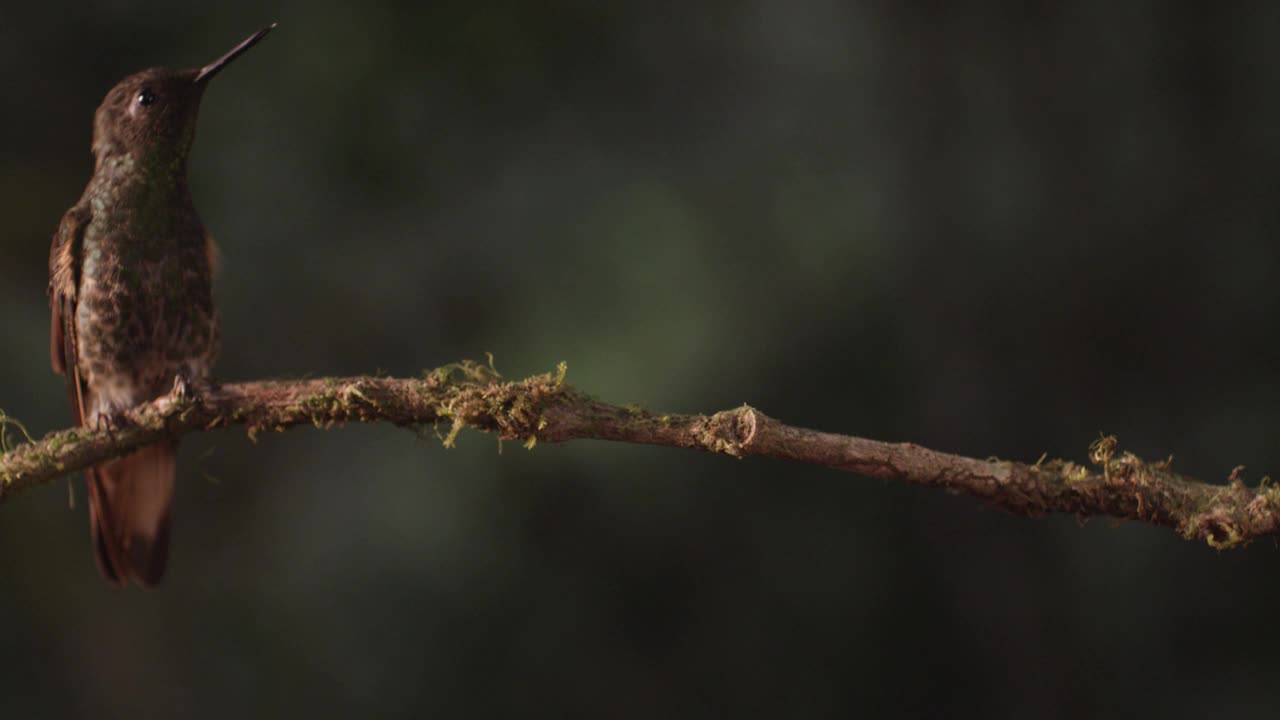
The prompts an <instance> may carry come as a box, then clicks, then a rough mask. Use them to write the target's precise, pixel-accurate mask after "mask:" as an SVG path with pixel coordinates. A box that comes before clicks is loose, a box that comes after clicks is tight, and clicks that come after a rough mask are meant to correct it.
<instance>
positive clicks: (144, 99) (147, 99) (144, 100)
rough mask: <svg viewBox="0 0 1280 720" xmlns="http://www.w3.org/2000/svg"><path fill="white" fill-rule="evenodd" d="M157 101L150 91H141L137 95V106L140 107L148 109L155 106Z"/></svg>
mask: <svg viewBox="0 0 1280 720" xmlns="http://www.w3.org/2000/svg"><path fill="white" fill-rule="evenodd" d="M158 99H159V98H157V97H156V94H155V93H153V92H151V91H150V90H143V91H142V92H140V93H138V104H139V105H141V106H142V107H150V106H151V105H153V104H155V101H156V100H158Z"/></svg>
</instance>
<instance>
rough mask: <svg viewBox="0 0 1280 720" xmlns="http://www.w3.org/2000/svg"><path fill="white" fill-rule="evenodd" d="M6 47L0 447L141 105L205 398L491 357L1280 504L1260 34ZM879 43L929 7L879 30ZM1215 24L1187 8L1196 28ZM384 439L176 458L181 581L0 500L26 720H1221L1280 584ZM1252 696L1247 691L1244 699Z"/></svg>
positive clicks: (90, 24) (187, 447) (935, 511)
mask: <svg viewBox="0 0 1280 720" xmlns="http://www.w3.org/2000/svg"><path fill="white" fill-rule="evenodd" d="M938 5H939V7H940V8H941V9H935V10H924V9H923V8H924V7H925V6H924V5H923V4H897V3H846V2H837V1H835V0H798V1H796V2H790V3H783V2H754V3H752V2H748V3H740V4H727V3H710V4H690V5H689V6H687V7H686V6H685V5H684V4H680V3H670V4H665V3H659V4H654V3H651V2H628V3H615V4H600V3H589V2H549V3H518V2H506V3H493V4H486V3H464V2H432V3H407V2H406V3H392V2H366V3H363V4H361V5H359V6H358V7H357V6H354V5H347V4H343V3H326V2H307V3H302V2H267V3H261V2H248V1H247V0H228V1H227V2H222V3H218V4H216V5H210V4H208V3H203V4H197V5H190V6H180V7H177V6H173V5H172V4H170V3H161V2H154V1H152V0H135V1H133V2H118V3H101V2H94V3H78V4H71V5H57V4H53V3H31V2H22V3H6V4H4V5H0V95H2V96H3V98H4V100H3V101H2V102H3V110H4V111H3V112H0V131H2V132H3V135H0V147H2V148H3V152H0V206H2V207H3V213H0V251H2V252H3V255H2V258H3V259H0V308H2V309H3V322H4V327H5V333H4V342H3V343H0V370H2V371H3V372H2V373H0V408H3V410H5V411H6V412H8V413H9V414H11V415H14V416H16V417H18V418H20V419H21V420H23V421H25V422H26V423H27V424H28V425H29V427H30V428H31V429H32V431H33V432H37V433H44V432H46V431H48V430H51V429H56V428H59V427H63V426H65V425H66V424H67V422H68V418H69V409H68V408H67V406H66V404H67V403H66V399H65V395H64V392H63V389H62V385H61V381H60V379H59V378H57V377H56V376H54V375H53V373H52V372H51V371H50V369H49V360H48V349H47V348H48V341H47V332H48V310H47V305H46V300H45V294H44V288H45V283H46V279H47V274H46V257H47V252H48V244H49V237H50V234H51V233H52V231H53V229H54V228H55V227H56V225H57V223H58V220H59V218H60V216H61V214H62V212H63V211H64V210H65V209H66V208H67V207H69V206H70V205H71V204H72V203H74V202H75V200H76V199H77V197H79V194H80V191H81V189H82V188H83V186H84V183H85V181H86V180H87V179H88V176H89V173H90V170H91V160H90V156H89V150H88V148H89V140H90V127H91V117H92V113H93V110H94V108H95V106H96V105H97V103H98V102H99V100H100V99H101V98H102V96H103V95H104V94H105V92H106V90H107V89H108V88H109V87H110V86H111V85H112V84H113V83H114V82H115V81H116V80H118V79H119V78H121V77H123V76H124V75H125V74H127V73H130V72H132V71H135V70H138V69H140V68H143V67H147V66H150V65H157V64H167V65H177V66H195V65H200V64H203V63H204V62H206V61H208V60H210V59H212V58H214V57H215V56H217V55H219V54H221V53H222V52H223V51H224V50H226V49H227V48H229V47H230V46H231V45H232V44H233V43H235V42H236V41H238V40H240V39H241V38H243V37H244V36H245V35H247V34H249V33H250V32H252V31H253V30H255V29H257V28H259V27H261V26H263V25H265V24H267V23H268V22H270V21H279V23H280V27H279V28H278V29H277V30H276V32H274V33H273V34H272V35H271V36H270V37H268V38H267V39H266V41H264V42H263V44H262V45H260V46H258V47H257V48H255V49H254V50H253V51H252V52H250V53H249V54H248V55H247V56H245V58H243V59H242V60H241V61H239V62H238V63H237V64H236V65H235V66H233V67H232V68H231V69H230V70H229V71H228V72H227V73H225V74H224V75H222V76H220V77H219V78H218V80H217V81H216V82H215V83H214V84H213V89H212V90H211V91H210V92H209V94H208V95H207V97H206V98H205V102H204V109H203V115H202V118H201V129H200V134H199V139H198V141H197V143H196V149H195V153H194V156H193V158H192V165H191V174H192V183H193V187H194V193H195V196H196V203H197V205H198V206H199V208H200V210H201V214H202V215H203V217H204V220H205V223H206V224H207V225H208V226H209V227H210V229H211V230H212V231H213V233H214V234H215V235H216V236H217V237H218V239H219V240H220V242H221V245H222V248H223V252H224V255H225V263H224V270H223V273H222V275H221V277H220V282H219V285H218V299H219V302H220V305H221V307H222V311H223V318H224V331H225V343H224V351H223V357H222V359H221V362H220V365H219V370H220V373H219V374H220V377H221V378H222V379H225V380H236V379H251V378H261V377H271V376H303V375H310V376H321V375H328V374H339V373H342V374H349V373H371V372H375V371H384V372H389V373H393V374H397V375H409V374H413V373H416V372H419V371H420V370H421V369H423V368H426V367H432V366H436V365H440V364H443V363H446V362H450V361H454V360H458V359H460V358H464V357H471V358H483V353H484V352H485V351H491V352H493V353H494V354H495V355H496V357H497V364H498V368H499V369H500V370H501V371H503V372H504V373H505V374H506V375H507V376H508V377H521V376H524V375H527V374H530V373H534V372H542V371H545V370H549V369H551V368H553V367H554V366H555V364H556V363H557V362H558V361H561V360H564V361H567V362H568V365H569V378H570V380H571V381H572V382H574V383H575V384H577V385H578V386H580V387H581V388H583V389H585V390H587V391H589V392H592V393H593V394H596V395H598V396H599V397H601V398H604V399H608V400H611V401H616V402H619V403H623V402H635V403H640V404H644V405H646V406H648V407H652V408H655V409H662V410H667V411H682V412H694V411H713V410H718V409H723V408H727V407H731V406H734V405H737V404H739V403H742V402H750V403H752V404H753V405H755V406H757V407H759V408H761V409H763V410H764V411H765V412H768V413H769V414H771V415H773V416H775V417H778V418H781V419H783V420H786V421H789V422H792V423H795V424H799V425H805V426H810V427H816V428H822V429H826V430H831V431H839V432H846V433H854V434H859V435H865V436H869V437H873V438H879V439H886V440H911V441H914V442H918V443H922V444H925V445H928V446H931V447H936V448H938V449H942V450H947V451H952V452H958V453H964V454H970V455H976V456H980V457H985V456H988V455H998V456H1001V457H1009V458H1018V459H1024V460H1028V461H1034V460H1035V459H1036V458H1037V457H1039V456H1040V455H1041V453H1044V452H1047V453H1049V454H1051V455H1060V456H1065V457H1068V458H1072V459H1075V460H1083V458H1084V455H1085V450H1086V448H1087V446H1088V444H1089V442H1090V441H1091V440H1093V439H1094V438H1096V437H1097V436H1098V433H1099V432H1100V431H1105V432H1108V433H1115V434H1117V435H1118V436H1119V438H1120V442H1121V446H1122V448H1123V449H1128V450H1132V451H1134V452H1137V453H1139V454H1141V455H1144V456H1149V457H1156V458H1162V457H1164V456H1166V455H1168V454H1170V453H1172V454H1174V455H1175V456H1176V459H1175V467H1176V468H1179V469H1181V470H1182V471H1184V472H1187V473H1190V474H1192V475H1196V476H1198V477H1203V478H1209V479H1221V478H1225V477H1226V475H1227V474H1228V473H1229V471H1230V469H1231V468H1232V467H1233V466H1235V465H1237V464H1243V465H1246V466H1248V468H1249V472H1248V474H1247V476H1248V479H1249V481H1250V482H1251V483H1254V482H1257V481H1258V480H1259V479H1261V477H1262V476H1263V475H1264V474H1266V473H1277V472H1280V449H1278V448H1277V446H1276V443H1275V441H1274V436H1275V431H1274V428H1276V427H1277V426H1280V372H1278V371H1277V367H1278V366H1280V328H1276V327H1275V322H1274V320H1275V318H1276V317H1277V316H1278V314H1280V293H1277V292H1276V284H1275V278H1276V275H1277V270H1280V266H1278V258H1277V253H1276V250H1275V247H1276V238H1277V237H1278V235H1280V226H1278V225H1280V213H1278V212H1277V210H1276V203H1275V193H1276V190H1277V181H1278V180H1280V173H1277V170H1276V167H1277V159H1278V156H1280V131H1278V130H1277V128H1280V101H1277V99H1276V98H1277V92H1276V88H1277V87H1280V52H1278V51H1277V50H1276V46H1275V38H1276V37H1277V33H1276V31H1277V28H1278V25H1277V20H1280V5H1277V4H1274V3H1271V4H1266V3H1251V4H1234V3H1224V4H1218V5H1211V4H1196V3H1181V4H1179V3H1109V2H1102V1H1100V0H1095V1H1093V2H1077V3H1063V4H1062V5H1064V6H1065V7H1061V8H1059V9H1057V10H1055V11H1044V10H1034V9H1030V8H1028V7H1022V6H1021V4H1013V3H989V4H984V3H952V4H938ZM908 7H910V8H912V9H908ZM1193 8H1194V9H1193ZM459 445H460V447H459V448H458V449H456V450H452V451H446V450H444V449H442V448H441V447H440V445H439V443H438V442H437V441H435V440H434V439H431V438H427V439H423V438H418V437H415V436H414V435H413V434H411V433H409V432H405V431H403V430H397V429H394V428H391V427H382V426H369V427H348V428H346V429H343V430H335V431H332V432H328V433H322V432H319V431H315V430H310V429H307V430H298V431H294V432H290V433H286V434H283V435H266V436H264V437H263V438H261V439H260V441H259V442H258V443H257V444H251V443H250V442H249V441H248V440H247V439H246V438H245V436H244V433H243V432H242V431H241V430H232V431H223V432H217V433H211V434H206V435H200V436H192V437H190V438H188V439H187V440H185V441H184V443H183V447H182V454H181V459H180V470H179V484H180V487H179V498H178V507H177V511H176V517H177V521H176V536H175V545H174V549H173V555H172V564H171V570H170V575H169V577H168V578H167V580H166V582H165V584H164V586H163V587H162V589H160V590H158V591H156V592H150V593H143V592H138V591H127V592H120V591H113V590H110V589H108V588H107V586H106V585H105V584H104V583H103V582H102V581H101V580H100V579H99V578H98V574H97V572H96V570H95V569H94V566H93V559H92V554H91V551H90V545H89V538H88V533H87V530H86V527H87V522H86V518H85V503H84V497H83V482H82V481H81V480H80V479H79V478H76V479H75V481H74V482H73V485H74V486H75V488H76V492H77V493H78V495H79V498H78V500H79V502H78V503H77V506H76V509H75V510H74V511H68V510H67V507H66V506H67V492H66V489H65V483H64V482H61V481H60V482H58V483H56V484H53V485H49V486H45V487H42V488H40V489H38V490H36V491H34V492H31V493H28V494H25V495H23V496H21V497H18V498H15V499H14V500H13V501H11V502H8V503H6V504H4V505H3V506H0V648H2V650H0V713H3V714H4V715H5V716H6V717H27V716H58V715H87V714H93V715H95V716H99V717H121V716H139V714H140V713H145V714H146V715H147V716H169V717H178V716H190V717H228V716H231V717H238V716H261V715H270V716H279V715H283V714H286V713H293V712H298V713H301V712H308V713H340V714H347V715H351V716H362V715H363V714H364V713H374V714H376V715H378V716H395V715H425V714H426V713H428V712H434V713H443V714H444V716H446V717H474V716H482V715H493V714H506V715H520V716H524V715H538V714H548V715H553V716H559V717H564V716H573V715H577V716H588V717H635V718H652V717H668V716H685V717H696V716H729V717H734V716H752V715H756V716H771V717H779V716H781V717H823V716H847V715H852V714H855V713H860V712H870V713H890V712H892V713H895V714H940V713H947V714H948V715H956V714H961V715H963V714H981V715H1006V716H1007V715H1027V714H1030V713H1035V715H1036V716H1038V717H1078V716H1083V715H1088V716H1101V715H1128V714H1138V713H1141V714H1142V715H1159V716H1176V715H1182V714H1188V715H1190V714H1203V713H1206V712H1211V713H1213V714H1215V715H1222V716H1227V715H1231V714H1239V715H1253V716H1257V715H1260V714H1262V713H1263V712H1265V711H1266V710H1267V709H1268V708H1270V707H1271V706H1272V703H1271V700H1272V699H1273V698H1274V697H1275V696H1276V694H1277V693H1276V690H1275V689H1274V688H1272V687H1271V685H1272V684H1274V682H1275V681H1274V677H1275V675H1276V673H1277V671H1278V670H1280V655H1278V654H1277V652H1276V650H1275V647H1276V646H1277V642H1278V641H1280V630H1277V629H1276V628H1273V627H1272V626H1271V624H1270V623H1271V620H1272V619H1273V618H1274V615H1273V614H1272V612H1273V610H1274V608H1275V606H1276V603H1277V601H1278V600H1280V551H1278V550H1277V547H1276V544H1275V543H1274V542H1271V541H1264V542H1258V543H1255V544H1254V545H1253V546H1251V547H1249V548H1248V549H1245V550H1242V551H1235V552H1229V553H1219V552H1216V551H1214V550H1212V549H1210V548H1208V547H1207V546H1205V545H1203V544H1200V543H1195V542H1187V541H1183V540H1181V539H1179V538H1178V537H1177V536H1176V535H1175V534H1174V533H1172V532H1170V531H1167V530H1159V529H1152V528H1148V527H1144V526H1142V525H1137V524H1132V523H1129V524H1123V525H1116V524H1115V523H1111V522H1108V521H1107V520H1094V521H1092V522H1089V523H1087V524H1084V525H1083V526H1082V525H1080V524H1079V523H1077V521H1076V520H1075V519H1074V518H1070V517H1054V518H1048V519H1042V520H1026V519H1017V518H1012V517H1009V516H1006V515H1004V514H1003V513H1001V512H998V511H992V510H989V509H985V508H983V507H981V506H980V505H979V504H978V503H976V502H975V501H973V500H970V499H968V498H956V497H950V496H946V495H944V494H941V493H937V492H930V491H926V490H921V489H918V488H913V487H908V486H904V485H898V484H886V483H882V482H873V481H867V480H865V479H862V478H859V477H856V476H852V475H846V474H841V473H837V472H834V471H829V470H823V469H816V468H809V467H800V466H795V465H789V464H784V463H776V462H767V461H757V460H750V461H741V462H738V461H733V460H730V459H727V458H723V457H710V456H703V455H698V454H693V453H687V452H683V451H677V450H670V449H653V448H641V447H629V446H622V445H606V444H603V443H592V442H581V443H573V444H570V445H567V446H562V447H555V446H548V445H540V446H539V447H538V448H537V449H536V450H534V451H533V452H526V451H525V450H523V449H521V448H520V446H519V445H518V444H515V443H508V444H507V445H506V447H505V448H504V451H503V452H502V453H501V454H500V453H499V448H498V445H497V442H496V441H495V440H494V439H493V438H492V437H490V436H485V435H480V434H476V433H470V432H469V433H466V434H464V435H462V436H461V438H460V440H459ZM1268 678H1272V679H1271V680H1268Z"/></svg>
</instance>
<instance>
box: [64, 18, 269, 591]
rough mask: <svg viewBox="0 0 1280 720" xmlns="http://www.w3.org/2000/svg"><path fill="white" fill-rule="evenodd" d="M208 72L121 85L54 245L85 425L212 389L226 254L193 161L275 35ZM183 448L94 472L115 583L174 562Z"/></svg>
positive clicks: (163, 447) (99, 539) (93, 498)
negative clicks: (221, 81)
mask: <svg viewBox="0 0 1280 720" xmlns="http://www.w3.org/2000/svg"><path fill="white" fill-rule="evenodd" d="M274 27H275V25H274V24H272V25H271V26H270V27H267V28H264V29H262V30H259V31H258V32H256V33H254V34H253V35H250V36H249V37H248V38H246V39H245V40H243V41H242V42H240V43H239V44H238V45H236V46H235V47H233V48H232V49H231V50H230V51H228V52H227V53H226V54H224V55H223V56H222V57H220V58H218V59H217V60H214V61H213V62H211V63H209V64H208V65H205V66H204V67H200V68H193V69H190V70H171V69H168V68H159V67H157V68H150V69H147V70H142V71H141V72H137V73H134V74H133V75H130V76H128V77H126V78H125V79H123V80H121V81H120V82H118V83H116V84H115V86H114V87H112V88H111V90H110V91H109V92H108V93H107V95H106V98H104V99H103V101H102V104H101V105H99V106H98V109H97V111H96V112H95V113H94V117H93V146H92V149H93V158H94V167H93V177H92V178H90V180H89V184H88V185H87V186H86V187H85V189H84V194H83V195H81V197H80V200H79V201H78V202H77V203H76V204H75V205H74V206H72V207H71V209H70V210H68V211H67V212H66V214H65V215H64V216H63V217H62V222H61V223H60V224H59V226H58V229H57V231H56V232H55V233H54V235H53V244H52V247H51V248H50V251H49V307H50V311H51V313H50V314H51V322H50V355H51V357H52V362H53V369H54V371H56V372H58V373H60V374H61V375H63V376H64V377H65V379H66V383H67V392H68V394H69V395H70V397H71V408H72V415H73V416H74V419H75V422H76V424H77V425H82V426H86V427H92V428H102V427H103V426H106V427H107V428H108V429H109V428H110V427H111V424H112V422H113V421H114V419H115V418H118V417H119V416H120V414H121V413H123V412H124V411H126V410H128V409H129V408H131V407H133V406H135V405H137V404H139V403H142V402H146V401H148V400H152V399H154V398H157V397H159V396H161V395H164V394H166V393H167V392H169V391H171V390H184V389H185V388H187V387H190V385H189V383H197V384H198V383H207V382H208V379H209V377H210V372H211V370H212V367H213V363H214V360H215V358H216V357H217V355H218V348H219V343H220V332H219V324H218V313H217V309H216V307H215V306H214V301H213V275H214V272H215V271H216V266H217V263H218V249H217V246H216V245H215V244H214V241H213V238H212V237H211V236H210V235H209V233H208V232H207V231H206V230H205V228H204V225H203V224H202V223H201V222H200V217H199V215H197V213H196V208H195V205H194V204H193V202H192V200H191V188H190V186H189V184H188V182H187V158H188V156H189V155H190V154H191V145H192V142H193V141H194V139H195V131H196V118H197V115H198V114H199V109H200V99H201V97H202V96H203V95H204V92H205V89H206V88H207V87H208V85H209V81H210V80H211V79H212V78H213V77H214V76H216V75H217V74H218V73H219V72H221V71H222V70H223V69H225V68H226V67H227V65H228V64H230V63H231V62H232V61H233V60H235V59H236V58H237V57H239V56H240V55H241V54H242V53H244V52H245V51H246V50H248V49H249V48H251V47H253V46H254V45H255V44H257V42H258V41H259V40H261V39H262V38H263V37H264V36H265V35H266V34H267V33H268V32H270V31H271V29H272V28H274ZM176 450H177V442H176V440H173V439H169V440H162V441H160V442H157V443H155V444H153V445H147V446H145V447H142V448H139V449H138V450H136V451H134V452H132V453H131V454H129V455H126V456H125V457H123V458H119V459H115V460H111V461H108V462H104V463H102V464H99V465H97V466H95V467H92V468H90V469H89V470H87V471H86V473H85V474H86V478H87V481H88V490H89V492H88V495H89V534H90V536H91V538H92V540H93V547H94V551H95V555H96V558H97V564H98V568H99V569H100V570H101V571H102V575H103V577H105V578H106V579H107V581H108V582H110V583H112V584H113V585H118V586H123V585H125V584H127V583H128V582H129V581H130V580H132V581H134V582H136V583H138V584H139V585H141V586H143V587H151V586H154V585H155V584H156V583H158V582H159V581H160V579H161V578H162V577H163V576H164V572H165V567H166V565H167V564H168V558H169V530H170V526H171V522H172V509H173V492H174V487H173V486H174V474H175V457H174V456H175V453H176Z"/></svg>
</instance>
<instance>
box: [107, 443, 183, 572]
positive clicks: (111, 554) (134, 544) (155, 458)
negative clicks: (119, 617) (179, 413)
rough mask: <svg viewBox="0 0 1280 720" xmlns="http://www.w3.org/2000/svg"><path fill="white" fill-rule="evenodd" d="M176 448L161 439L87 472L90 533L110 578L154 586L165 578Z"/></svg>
mask: <svg viewBox="0 0 1280 720" xmlns="http://www.w3.org/2000/svg"><path fill="white" fill-rule="evenodd" d="M176 450H177V444H176V443H175V442H174V441H172V440H168V441H164V442H159V443H156V444H154V445H148V446H146V447H143V448H140V449H138V450H135V451H134V452H133V453H131V454H129V455H126V456H125V457H123V458H121V459H119V460H113V461H112V462H109V463H105V464H103V465H99V466H98V467H96V468H93V469H92V470H90V471H89V472H88V478H89V533H90V535H92V537H93V547H94V551H95V553H96V555H97V557H98V569H99V570H101V571H102V575H103V577H105V578H106V579H107V581H108V582H111V583H113V584H115V585H124V584H125V583H127V582H129V580H134V581H136V582H137V583H138V584H139V585H142V586H144V587H150V586H152V585H155V584H156V583H158V582H160V578H162V577H164V570H165V566H166V564H167V563H168V560H169V526H170V523H171V520H172V509H173V478H174V472H175V454H176Z"/></svg>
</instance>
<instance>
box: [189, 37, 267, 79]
mask: <svg viewBox="0 0 1280 720" xmlns="http://www.w3.org/2000/svg"><path fill="white" fill-rule="evenodd" d="M275 26H276V24H275V23H271V25H270V26H268V27H264V28H262V29H261V30H259V31H258V32H256V33H254V34H252V35H250V36H249V37H247V38H245V39H244V40H243V41H241V43H240V44H239V45H237V46H235V47H233V48H231V50H229V51H228V52H227V54H226V55H223V56H222V57H220V58H218V59H217V60H214V61H213V62H211V63H209V64H208V65H205V66H204V67H202V68H200V72H198V73H196V79H195V83H196V84H197V85H199V84H202V83H204V82H205V81H206V80H208V79H209V78H211V77H213V76H214V75H217V74H218V72H220V71H221V70H222V68H224V67H226V66H227V65H229V64H231V61H232V60H235V59H236V58H238V57H240V55H241V54H243V53H244V51H245V50H248V49H249V48H251V47H253V46H254V45H256V44H257V43H258V41H259V40H261V39H262V38H263V37H265V36H266V34H267V33H269V32H271V30H272V28H274V27H275Z"/></svg>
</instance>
